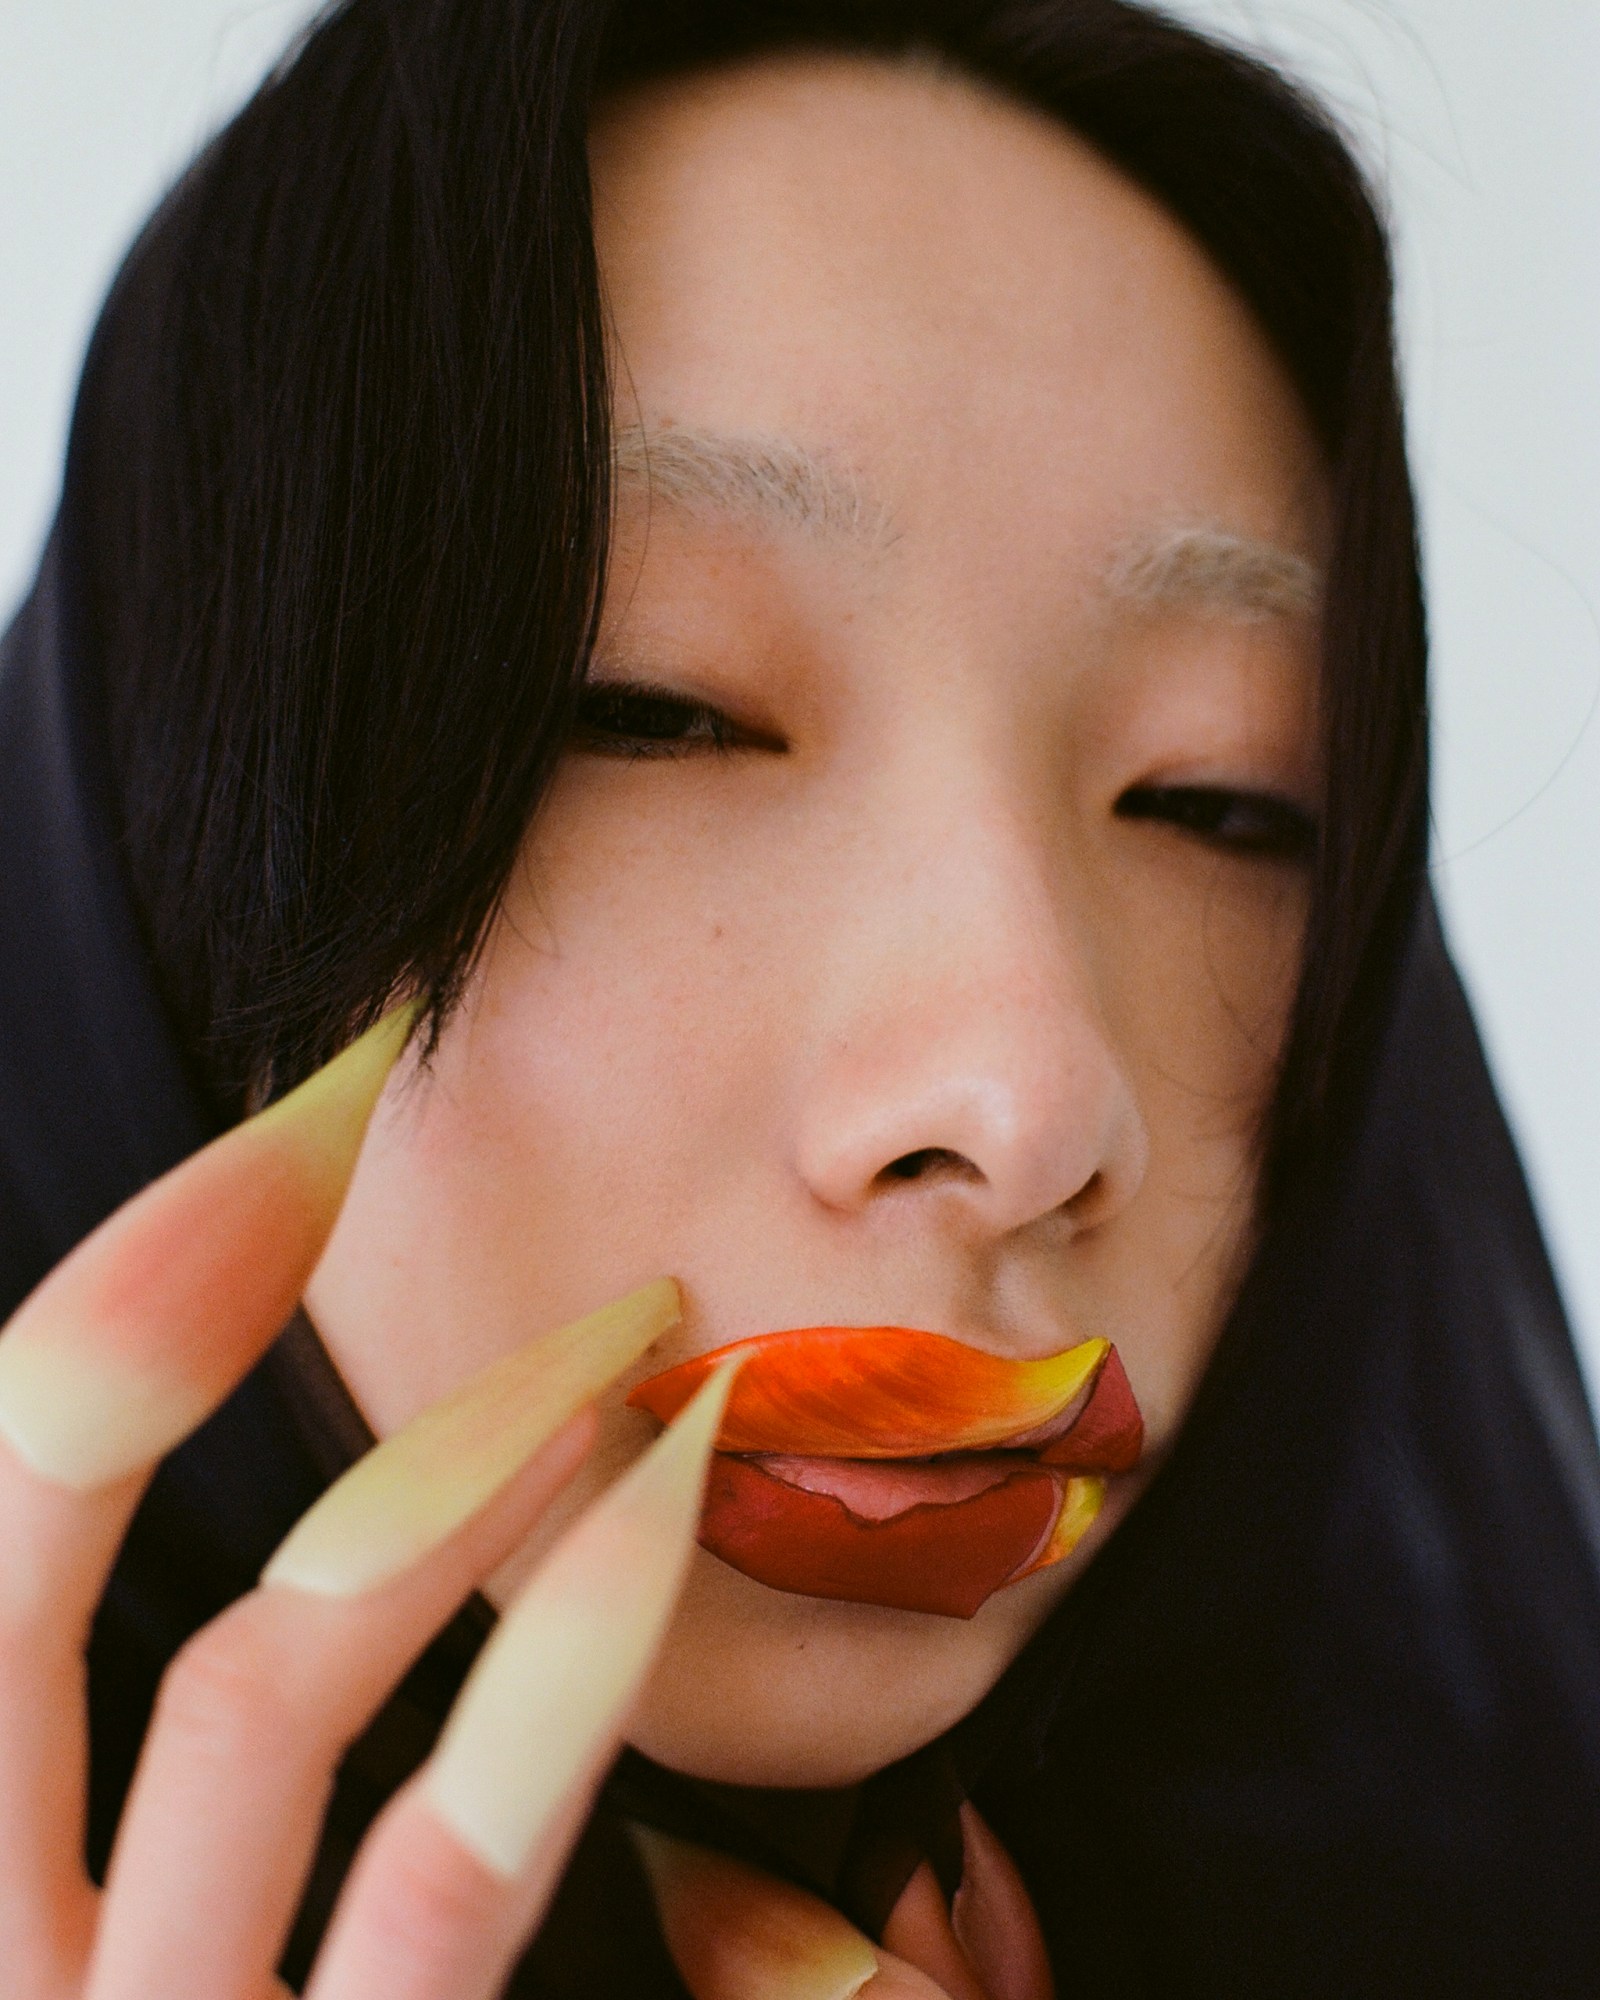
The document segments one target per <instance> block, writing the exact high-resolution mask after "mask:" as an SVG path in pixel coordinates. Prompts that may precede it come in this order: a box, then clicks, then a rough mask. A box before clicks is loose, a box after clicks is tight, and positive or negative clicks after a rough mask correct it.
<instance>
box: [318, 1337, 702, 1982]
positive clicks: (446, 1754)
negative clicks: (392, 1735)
mask: <svg viewBox="0 0 1600 2000" xmlns="http://www.w3.org/2000/svg"><path fill="white" fill-rule="evenodd" d="M736 1365H737V1364H736V1363H735V1364H733V1365H732V1366H730V1367H729V1368H728V1369H726V1370H723V1371H720V1372H719V1373H718V1374H717V1375H716V1376H714V1377H713V1378H712V1380H711V1381H710V1382H708V1383H707V1384H706V1386H705V1388H704V1389H703V1390H702V1391H701V1392H700V1394H699V1395H698V1396H697V1397H696V1398H695V1400H694V1402H692V1403H691V1404H690V1405H689V1407H688V1409H687V1410H685V1411H684V1413H683V1415H682V1416H681V1417H679V1418H678V1420H677V1421H676V1422H675V1423H674V1424H673V1425H672V1426H671V1427H670V1429H668V1430H667V1431H666V1432H665V1433H664V1434H663V1435H662V1436H661V1437H660V1438H658V1439H657V1440H656V1442H655V1443H654V1444H653V1445H652V1446H651V1447H650V1449H649V1451H647V1452H646V1453H645V1455H644V1456H643V1457H642V1458H641V1459H640V1460H639V1461H638V1462H637V1463H636V1464H635V1465H634V1466H632V1467H631V1468H630V1469H629V1471H628V1472H626V1473H625V1474H624V1475H623V1476H622V1478H621V1479H619V1480H618V1481H617V1482H616V1483H615V1484H614V1485H613V1486H611V1487H610V1488H609V1489H608V1490H607V1491H606V1492H605V1493H604V1494H603V1495H602V1496H601V1498H600V1499H599V1500H597V1501H596V1502H595V1503H594V1505H593V1506H592V1507H591V1508H590V1509H589V1510H588V1512H587V1513H586V1514H584V1515H583V1516H582V1518H581V1519H580V1520H579V1521H578V1522H577V1524H576V1525H575V1526H574V1527H572V1528H571V1529H569V1530H568V1532H567V1534H566V1535H565V1536H564V1537H563V1538H562V1540H561V1541H560V1542H559V1543H557V1545H556V1547H555V1548H554V1549H553V1550H552V1551H551V1553H550V1555H549V1556H547V1557H546V1559H545V1560H544V1562H543V1563H542V1564H541V1566H540V1567H539V1568H538V1569H537V1570H536V1571H535V1572H534V1574H533V1576H532V1578H531V1579H530V1581H529V1582H528V1584H527V1585H526V1586H525V1587H524V1589H523V1590H522V1592H521V1594H520V1595H519V1596H518V1597H517V1599H516V1600H515V1601H514V1602H513V1604H512V1605H511V1607H510V1608H509V1610H508V1611H507V1612H506V1614H505V1616H504V1617H503V1618H502V1619H501V1621H500V1625H499V1627H498V1628H497V1630H496V1631H495V1633H494V1636H493V1637H492V1638H491V1640H490V1641H489V1644H488V1645H487V1646H486V1647H485V1648H484V1650H483V1653H482V1655H481V1656H480V1657H479V1659H478V1661H477V1663H476V1665H475V1666H474V1668H473V1671H472V1673H471V1675H470V1676H469V1677H468V1680H467V1684H466V1687H465V1688H464V1689H463V1691H462V1693H461V1696H460V1698H459V1699H458V1701H457V1703H456V1706H455V1708H454V1709H453V1710H452V1712H451V1715H450V1718H449V1721H448V1722H447V1723H446V1725H445V1730H444V1734H443V1736H442V1737H441V1739H440V1742H439V1745H438V1747H437V1749H436V1750H435V1752H434V1754H433V1756H432V1757H431V1758H430V1759H429V1761H428V1763H427V1764H426V1765H425V1766H424V1767H423V1769H422V1771H421V1772H420V1773H419V1774H418V1776H417V1777H416V1778H415V1779H414V1780H413V1781H412V1782H411V1783H410V1784H409V1785H408V1786H407V1787H406V1788H405V1789H404V1790H403V1791H402V1792H401V1793H399V1794H398V1795H397V1797H396V1798H395V1799H394V1800H393V1801H392V1802H391V1804H390V1805H389V1806H388V1807H387V1808H386V1809H385V1811H384V1813H383V1814H382V1815H381V1816H380V1818H379V1821H378V1823H377V1825H376V1826H375V1827H374V1829H373V1831H372V1833H371V1835H370V1836H369V1837H368V1840H367V1842H366V1844H365V1845H364V1847H363V1848H362V1850H361V1853H360V1854H359V1855H358V1857H357V1860H356V1866H355V1868H354V1870H353V1871H352V1875H351V1880H350V1882H349V1884H348V1885H347V1887H346V1890H345V1894H344V1896H343V1897H342V1899H341V1901H340V1905H339V1907H338V1909H337V1910H336V1911H335V1914H334V1921H333V1925H332V1927H331V1929H330V1932H329V1936H328V1939H327V1942H326V1944H325V1946H324V1948H323V1952H322V1956H321V1957H320V1959H319V1960H318V1963H317V1966H316V1969H315V1971H314V1973H313V1975H312V1980H311V1984H310V1986H309V1988H308V1989H307V2000H370V1996H371V1995H372V1994H374V1993H382V1994H383V1995H384V1996H385V2000H489V1996H491V1995H493V1994H496V1993H498V1992H499V1991H500V1989H501V1986H502V1984H503V1982H504V1980H505V1978H506V1976H507V1973H508V1971H509V1968H510V1966H511V1964H512V1961H513V1959H514V1958H515V1956H516V1953H517V1951H518V1950H519V1949H520V1947H521V1945H522V1944H523V1942H524V1940H525V1939H526V1938H527V1936H528V1933H529V1932H530V1930H531V1929H532V1928H533V1926H534V1925H535V1924H536V1923H537V1921H538V1919H539V1917H540V1916H541V1915H542V1914H543V1911H544V1908H545V1905H546V1904H547V1903H548V1901H549V1898H550V1896H551V1893H552V1892H553V1890H554V1887H555V1884H556V1881H557V1879H558V1877H559V1875H560V1872H561V1869H562V1867H563V1866H564V1865H565V1862H566V1858H567V1855H568V1853H569V1852H570V1850H571V1847H572V1843H573V1842H574V1840H575V1839H576V1838H577V1835H578V1832H579V1830H580V1828H581V1827H582V1825H583V1821H584V1818H585V1817H586V1815H587V1813H588V1811H589V1809H590V1807H591V1805H592V1803H593V1799H594V1794H595V1791H596V1789H597V1788H598V1786H599V1784H600V1781H601V1779H602V1778H603V1776H604V1774H605V1771H606V1768H607V1766H608V1765H609V1764H610V1762H611V1759H612V1758H613V1757H614V1756H615V1754H616V1750H617V1746H618V1743H619V1742H620V1740H621V1732H622V1730H623V1728H624V1726H625V1724H626V1720H627V1716H628V1713H629V1711H630V1709H631V1708H632V1705H633V1702H634V1699H635V1697H636V1695H637V1693H638V1691H639V1688H640V1685H641V1683H642V1682H643V1680H644V1678H645V1675H646V1674H647V1672H648V1671H649V1668H650V1664H651V1661H652V1660H653V1659H654V1657H655V1653H656V1649H657V1647H658V1645H659V1644H660V1641H661V1637H662V1634H663V1633H664V1632H665V1630H666V1627H667V1622H668V1620H669V1618H670V1617H671V1614H672V1610H673V1608H674V1606H675V1605H676V1603H677V1599H678V1594H679V1591H680V1590H681V1588H682V1585H683V1579H684V1576H685V1574H686V1573H687V1570H688V1566H689V1559H690V1556H691V1554H692V1552H693V1548H694V1540H695V1530H696V1527H697V1525H698V1522H699V1516H700V1507H701V1501H702V1498H703V1494H704V1487H705V1474H706V1466H707V1464H708V1462H709V1459H710V1454H711V1448H712V1445H713V1442H714V1440H715V1437H716V1432H717V1425H718V1423H719V1422H720V1421H721V1417H722V1409H723V1405H724V1403H725V1401H726V1399H727V1393H728V1388H729V1385H730V1383H731V1380H732V1373H733V1367H734V1366H736Z"/></svg>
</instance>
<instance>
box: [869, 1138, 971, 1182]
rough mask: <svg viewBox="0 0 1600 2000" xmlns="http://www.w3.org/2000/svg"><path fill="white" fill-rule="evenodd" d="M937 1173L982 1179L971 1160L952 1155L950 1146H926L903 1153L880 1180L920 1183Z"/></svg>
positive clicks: (880, 1176) (882, 1174) (959, 1155)
mask: <svg viewBox="0 0 1600 2000" xmlns="http://www.w3.org/2000/svg"><path fill="white" fill-rule="evenodd" d="M937 1173H953V1174H960V1175H962V1176H964V1177H967V1178H981V1177H980V1176H979V1175H978V1170H977V1168H976V1167H975V1166H974V1165H973V1164H972V1162H971V1161H970V1160H969V1159H966V1158H964V1157H963V1155H962V1154H960V1153H952V1152H951V1151H950V1149H949V1147H948V1146H924V1147H922V1148H921V1149H920V1150H919V1151H917V1152H915V1153H902V1154H901V1155H900V1157H899V1159H898V1160H891V1161H890V1162H889V1164H888V1166H886V1167H885V1168H884V1169H883V1171H882V1172H881V1173H880V1174H879V1176H878V1178H879V1180H890V1181H919V1180H924V1179H926V1178H927V1176H928V1175H930V1174H937Z"/></svg>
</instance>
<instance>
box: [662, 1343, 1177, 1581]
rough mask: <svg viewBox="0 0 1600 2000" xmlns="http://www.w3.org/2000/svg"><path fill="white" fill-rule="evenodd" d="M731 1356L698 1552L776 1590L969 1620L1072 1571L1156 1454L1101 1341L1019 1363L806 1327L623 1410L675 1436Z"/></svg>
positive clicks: (748, 1347)
mask: <svg viewBox="0 0 1600 2000" xmlns="http://www.w3.org/2000/svg"><path fill="white" fill-rule="evenodd" d="M730 1354H742V1355H744V1356H745V1357H746V1358H745V1364H744V1367H743V1368H742V1369H741V1371H740V1373H739V1375H738V1376H737V1378H736V1379H735V1382H734V1387H733V1392H732V1395H731V1397H730V1399H729V1402H728V1407H727V1410H726V1412H725V1414H724V1417H723V1423H722V1428H721V1430H720V1431H719V1433H718V1437H717V1446H718V1449H717V1452H716V1454H715V1456H714V1457H713V1460H712V1467H711V1475H710V1480H709V1484H708V1489H707V1498H706V1506H705V1512H704V1514H703V1516H702V1519H701V1527H700V1541H701V1544H702V1546H703V1547H705V1548H707V1549H709V1550H710V1551H711V1553H712V1554H713V1555H716V1556H719V1557H720V1558H721V1559H722V1560H723V1561H724V1562H726V1563H729V1564H730V1565H731V1566H732V1567H733V1568H734V1569H737V1570H740V1571H742V1572H743V1573H744V1574H745V1575H746V1576H750V1577H753V1578H754V1579H755V1580H756V1581H757V1582H759V1583H765V1584H767V1585H769V1586H770V1587H771V1588H772V1589H775V1590H784V1591H791V1592H796V1593H799V1594H802V1595H804V1596H808V1597H826V1598H834V1599H839V1600H843V1601H846V1602H852V1603H862V1604H882V1605H889V1606H892V1607H894V1608H897V1609H900V1610H908V1611H928V1612H937V1613H940V1614H942V1615H944V1616H946V1617H952V1618H970V1617H971V1616H972V1615H973V1613H974V1612H976V1611H977V1610H978V1608H979V1606H980V1605H982V1604H983V1603H984V1602H985V1601H986V1600H987V1599H988V1598H989V1597H991V1596H993V1594H994V1593H995V1591H997V1590H1000V1589H1002V1588H1004V1586H1005V1585H1007V1584H1009V1583H1015V1582H1017V1581H1019V1580H1020V1579H1021V1578H1022V1577H1024V1576H1030V1575H1032V1574H1033V1573H1034V1572H1035V1571H1036V1570H1039V1569H1042V1568H1045V1567H1046V1566H1047V1565H1049V1564H1051V1563H1055V1562H1059V1561H1060V1560H1061V1559H1062V1558H1063V1557H1064V1556H1066V1555H1068V1554H1070V1553H1071V1551H1072V1549H1073V1548H1074V1547H1075V1546H1076V1545H1077V1543H1078V1542H1079V1541H1080V1540H1081V1539H1082V1537H1083V1535H1084V1534H1085V1533H1086V1532H1087V1530H1088V1528H1089V1526H1090V1525H1091V1524H1092V1522H1093V1521H1094V1518H1095V1516H1096V1514H1097V1513H1098V1511H1099V1508H1100V1503H1101V1500H1102V1498H1103V1497H1104V1493H1105V1478H1104V1475H1105V1474H1107V1473H1113V1472H1125V1471H1127V1470H1129V1469H1130V1468H1131V1467H1132V1466H1133V1465H1134V1464H1136V1463H1137V1461H1138V1457H1139V1453H1140V1449H1141V1447H1142V1444H1143V1437H1144V1426H1143V1422H1142V1419H1141V1418H1140V1415H1139V1409H1138V1405H1137V1403H1136V1402H1135V1401H1134V1398H1133V1392H1132V1389H1131V1388H1130V1386H1129V1383H1128V1378H1127V1375H1126V1374H1125V1373H1124V1371H1123V1367H1122V1363H1121V1361H1120V1359H1119V1358H1118V1356H1117V1352H1116V1350H1115V1348H1113V1347H1112V1346H1111V1345H1110V1344H1109V1343H1108V1342H1106V1341H1104V1340H1087V1341H1082V1342H1080V1343H1079V1344H1078V1345H1077V1346H1075V1347H1070V1348H1067V1349H1065V1350H1063V1351H1062V1352H1061V1353H1059V1354H1053V1355H1047V1356H1045V1357H1043V1358H1042V1359H1040V1360H1034V1361H1011V1360H1007V1359H1005V1358H1004V1357H1002V1356H999V1355H994V1354H986V1353H984V1352H983V1351H982V1350H980V1349H978V1348H974V1347H968V1346H967V1345H966V1344H965V1343H964V1342H961V1341H956V1340H951V1339H949V1338H947V1337H946V1336H945V1335H943V1334H936V1333H924V1332H921V1331H919V1330H917V1329H916V1328H913V1327H796V1328H792V1329H790V1330H788V1331H786V1332H782V1333H768V1334H760V1335H757V1336H755V1337H754V1338H752V1339H748V1340H741V1341H734V1342H732V1343H731V1344H730V1345H728V1346H726V1347H721V1348H718V1349H716V1350H715V1352H713V1353H711V1354H702V1355H697V1356H696V1357H695V1358H694V1359H693V1360H691V1361H686V1362H683V1363H682V1364H681V1365H680V1366H678V1367H676V1368H670V1369H668V1370H666V1371H665V1372H664V1373H662V1374H660V1375H655V1376H652V1377H651V1378H650V1380H649V1381H647V1382H642V1383H641V1384H640V1385H639V1386H638V1388H636V1389H635V1390H634V1392H633V1394H632V1395H631V1396H630V1397H629V1398H628V1401H629V1403H630V1404H631V1405H632V1406H633V1407H635V1408H637V1409H644V1410H648V1411H649V1412H650V1413H651V1414H652V1415H653V1416H656V1417H659V1418H660V1419H661V1420H662V1421H663V1422H667V1421H669V1420H670V1419H671V1418H672V1417H673V1416H674V1415H675V1414H676V1413H677V1412H678V1410H680V1409H681V1408H682V1407H683V1405H684V1404H685V1403H686V1402H688V1400H689V1398H690V1397H691V1396H692V1395H693V1394H694V1392H695V1390H696V1389H697V1388H698V1387H699V1385H700V1384H701V1382H702V1381H704V1379H705V1378H706V1376H707V1375H708V1374H709V1373H710V1372H711V1371H712V1370H713V1369H714V1368H715V1367H716V1366H717V1365H718V1363H719V1362H721V1361H722V1360H724V1359H725V1358H726V1357H727V1356H729V1355H730Z"/></svg>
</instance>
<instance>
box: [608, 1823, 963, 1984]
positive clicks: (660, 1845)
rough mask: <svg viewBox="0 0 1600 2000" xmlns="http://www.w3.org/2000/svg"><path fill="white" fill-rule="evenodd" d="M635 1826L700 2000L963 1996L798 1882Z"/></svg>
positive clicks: (679, 1958) (681, 1967)
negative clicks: (888, 1948)
mask: <svg viewBox="0 0 1600 2000" xmlns="http://www.w3.org/2000/svg"><path fill="white" fill-rule="evenodd" d="M630 1831H631V1832H632V1834H633V1839H634V1845H635V1846H636V1847H637V1848H638V1851H639V1858H640V1859H641V1860H642V1861H643V1863H644V1867H645V1873H646V1875H647V1876H648V1877H649V1881H650V1888H651V1892H652V1894H653V1895H654V1897H655V1903H656V1913H657V1915H658V1916H659V1917H660V1920H661V1930H662V1935H663V1936H664V1938H665V1939H666V1944H667V1950H668V1952H669V1953H670V1954H671V1956H672V1961H673V1963H674V1965H676V1966H677V1968H678V1971H679V1973H680V1974H681V1976H682V1978H683V1983H684V1985H685V1986H687V1987H688V1989H689V1991H690V1993H691V1994H692V1995H693V1996H694V2000H751V1996H753V1995H755V1994H780V1993H781V1994H782V1995H783V2000H856V1996H857V1995H858V1994H859V1995H860V1996H861V2000H963V1996H962V1995H960V1994H958V1993H957V1992H956V1991H955V1990H953V1989H947V1988H946V1987H945V1986H943V1985H941V1984H940V1983H939V1982H938V1981H936V1980H934V1979H932V1978H930V1977H929V1976H928V1974H927V1973H925V1972H922V1971H920V1970H919V1969H918V1968H917V1967H916V1966H914V1965H910V1964H908V1963H907V1962H906V1961H905V1960H904V1959H901V1958H897V1957H896V1956H895V1955H894V1954H893V1953H892V1952H887V1951H884V1950H883V1949H882V1948H881V1947H880V1946H878V1945H875V1944H874V1943H873V1942H872V1940H871V1939H870V1938H869V1937H867V1936H866V1935H865V1933H864V1932H862V1931H859V1930H857V1929H856V1927H855V1925H854V1924H853V1923H851V1921H850V1919H849V1918H848V1917H846V1916H843V1915H842V1914H841V1913H840V1912H839V1911H838V1910H836V1909H835V1908H834V1907H833V1905H832V1904H831V1903H825V1902H824V1901H823V1900H822V1898H821V1897H820V1896H814V1895H812V1894H811V1892H810V1891H809V1890H807V1889H802V1888H800V1887H799V1886H798V1884H796V1883H793V1882H785V1881H782V1880H780V1879H779V1878H778V1877H777V1876H775V1875H769V1874H767V1873H766V1871H765V1870H764V1869H760V1868H753V1867H751V1865H750V1864H749V1863H748V1862H746V1861H739V1860H736V1859H735V1858H734V1856H733V1855H731V1854H719V1853H717V1852H716V1851H715V1850H714V1849H712V1848H708V1847H700V1846H698V1845H696V1844H695V1843H693V1842H691V1841H687V1840H675V1839H673V1838H672V1837H671V1836H670V1835H668V1834H664V1833H660V1832H658V1831H657V1830H656V1829H655V1828H654V1827H647V1826H634V1827H632V1828H631V1829H630ZM964 1991H965V1992H970V1991H971V1988H970V1986H969V1987H967V1988H966V1989H964Z"/></svg>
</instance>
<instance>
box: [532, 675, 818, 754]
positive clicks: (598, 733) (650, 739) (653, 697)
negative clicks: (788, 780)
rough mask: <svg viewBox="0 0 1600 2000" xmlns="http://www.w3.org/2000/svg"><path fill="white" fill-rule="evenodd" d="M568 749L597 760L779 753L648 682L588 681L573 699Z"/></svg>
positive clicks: (698, 704)
mask: <svg viewBox="0 0 1600 2000" xmlns="http://www.w3.org/2000/svg"><path fill="white" fill-rule="evenodd" d="M569 740H570V745H571V747H572V748H573V749H574V750H582V751H585V752H587V753H588V754H590V755H591V756H600V757H632V758H639V757H687V756H693V755H696V754H700V753H704V752H706V751H714V752H718V753H722V754H726V753H728V752H729V751H733V750H751V749H765V750H781V749H782V748H783V747H784V746H783V744H781V743H780V742H778V741H777V739H775V738H774V737H771V736H767V735H765V734H763V733H762V732H760V731H758V730H753V729H748V728H745V727H744V726H743V725H741V724H739V723H737V722H735V721H734V720H733V719H732V718H731V717H730V716H727V715H724V714H723V712H722V710H721V709H719V708H713V707H712V705H711V704H710V702H706V701H700V700H698V699H696V698H695V697H694V696H692V695H686V694H679V693H677V692H675V691H674V690H673V689H671V688H665V687H656V686H654V685H652V684H651V683H649V682H647V681H621V680H615V681H591V682H590V683H589V684H588V685H587V686H586V687H585V688H584V690H583V692H582V694H581V695H580V696H579V698H578V712H577V716H576V719H575V721H574V723H573V728H572V735H571V738H570V739H569Z"/></svg>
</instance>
